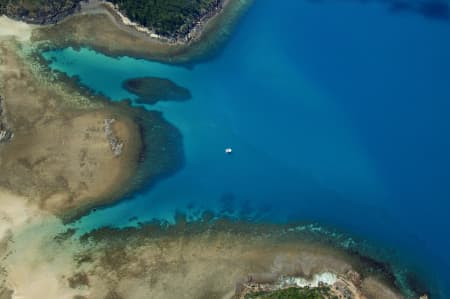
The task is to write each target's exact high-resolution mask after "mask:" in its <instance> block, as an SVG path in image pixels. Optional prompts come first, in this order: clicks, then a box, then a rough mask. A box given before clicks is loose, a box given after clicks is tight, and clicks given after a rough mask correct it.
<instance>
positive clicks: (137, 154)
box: [0, 40, 182, 218]
mask: <svg viewBox="0 0 450 299" xmlns="http://www.w3.org/2000/svg"><path fill="white" fill-rule="evenodd" d="M25 52H26V50H24V49H21V46H20V45H18V44H17V43H16V42H14V41H6V40H5V41H2V42H1V43H0V57H1V62H0V80H1V81H0V82H1V85H0V94H1V97H2V100H1V104H2V114H1V132H2V133H1V134H2V135H1V136H3V137H2V141H4V142H2V143H0V167H1V169H2V171H1V174H0V187H3V188H5V189H6V190H9V191H10V192H13V193H15V194H17V195H20V196H24V197H26V198H28V199H29V200H30V201H31V202H33V203H34V204H35V205H36V206H38V207H39V208H40V209H42V210H45V211H49V212H51V213H53V214H56V215H59V216H61V217H65V218H66V217H67V218H71V217H74V216H76V215H80V214H81V213H84V212H86V211H88V210H89V209H90V208H91V207H94V206H98V205H100V204H106V203H109V202H111V201H113V200H115V199H118V198H120V197H122V196H123V195H125V194H126V193H127V192H130V191H132V190H133V189H134V188H137V187H138V186H140V185H141V184H143V183H144V182H145V183H146V184H148V183H149V182H152V180H154V179H156V178H158V177H159V176H162V175H166V174H167V173H171V172H173V171H175V170H176V169H178V167H179V165H181V164H182V163H181V162H180V161H181V160H180V159H179V158H178V154H179V152H180V150H179V149H178V148H176V147H178V146H179V147H181V142H178V141H176V140H181V136H180V135H179V134H178V133H177V130H176V129H175V128H173V127H172V126H171V125H169V124H168V123H167V122H165V121H164V119H163V118H162V116H161V114H160V113H158V112H148V111H146V110H144V109H138V108H132V107H129V106H128V105H127V104H126V103H122V104H110V103H108V101H107V100H105V99H102V98H101V97H98V96H93V95H90V94H89V93H88V91H86V90H82V89H79V88H78V87H77V86H76V82H72V81H70V80H69V79H67V78H66V79H65V78H64V76H62V75H61V74H55V73H51V72H49V70H48V69H46V68H45V65H42V61H39V57H34V56H33V55H28V56H27V54H25ZM6 120H7V122H6ZM12 134H14V135H12ZM12 136H14V138H11V137H12ZM149 139H151V140H152V142H151V143H150V142H149ZM147 163H150V164H151V165H152V166H151V167H148V164H147ZM141 166H142V167H141Z"/></svg>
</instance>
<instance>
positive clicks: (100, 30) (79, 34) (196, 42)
mask: <svg viewBox="0 0 450 299" xmlns="http://www.w3.org/2000/svg"><path fill="white" fill-rule="evenodd" d="M228 2H229V3H228V4H227V5H226V6H225V7H224V8H223V9H222V10H221V12H220V13H219V14H216V15H215V16H214V17H213V18H211V19H210V20H209V21H208V22H207V23H206V24H204V26H203V27H202V30H201V34H198V36H197V38H194V39H192V40H190V41H189V42H187V43H178V42H175V43H170V42H167V41H165V40H161V39H160V38H157V37H156V38H155V37H152V36H151V35H149V34H147V33H145V32H141V31H138V30H137V29H136V28H134V27H130V26H128V25H126V24H124V22H123V20H122V19H121V18H120V16H119V15H117V13H116V12H115V11H114V10H113V9H111V7H110V6H109V5H106V4H105V3H102V2H99V3H91V4H89V5H87V6H85V7H84V8H82V9H81V11H80V12H79V13H76V14H74V15H72V16H70V17H69V18H67V19H65V20H63V21H62V22H60V23H58V24H55V25H50V26H44V27H40V28H38V29H36V30H34V32H33V36H32V40H33V41H34V42H39V44H40V46H41V47H42V49H56V48H65V47H89V48H92V49H94V50H96V51H99V52H102V53H105V54H107V55H110V56H133V57H138V58H146V59H154V60H160V61H164V62H168V63H186V64H188V63H193V62H194V61H195V60H200V59H203V58H204V57H205V55H209V54H210V53H213V52H214V50H215V49H216V50H218V49H219V48H220V47H221V46H222V44H223V42H224V41H225V40H227V38H228V37H229V36H230V33H229V32H230V31H231V30H232V29H233V25H234V24H235V23H236V22H237V20H238V19H239V16H240V15H241V14H242V13H244V12H245V10H246V8H248V7H249V6H250V5H251V2H252V1H251V0H246V1H239V0H229V1H228Z"/></svg>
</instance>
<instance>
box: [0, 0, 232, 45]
mask: <svg viewBox="0 0 450 299" xmlns="http://www.w3.org/2000/svg"><path fill="white" fill-rule="evenodd" d="M47 2H48V5H42V6H40V7H37V8H34V9H29V8H27V7H26V5H24V4H22V3H15V4H12V3H10V2H9V3H7V4H3V6H2V0H0V15H2V14H4V15H6V16H7V17H9V18H11V19H14V20H16V21H23V22H26V23H29V24H35V25H52V24H57V23H59V22H61V21H63V20H65V19H66V18H67V17H70V16H72V15H75V14H77V13H89V11H90V10H98V9H99V8H100V7H102V8H104V9H106V10H108V11H109V12H110V13H112V14H113V15H114V17H115V19H117V21H119V22H120V23H122V25H124V26H126V27H129V28H131V29H133V30H135V31H136V32H139V33H143V34H145V35H147V36H148V37H150V38H153V39H156V40H159V41H161V42H166V43H169V44H188V43H190V42H191V41H193V40H195V39H197V38H199V37H200V36H201V34H202V31H203V28H204V26H205V25H206V23H207V22H208V21H209V20H210V19H212V18H214V17H215V16H216V15H218V14H219V13H220V12H221V11H222V10H223V8H224V7H225V6H226V5H227V4H228V2H229V0H217V1H215V3H214V5H213V6H212V7H211V8H210V9H209V10H205V11H202V14H200V15H199V16H198V17H197V18H196V19H194V21H192V22H188V23H185V24H183V25H182V26H181V27H180V28H179V29H178V30H176V31H175V32H173V33H171V32H158V33H156V29H154V28H149V27H146V26H143V25H142V24H139V23H137V22H134V21H132V20H131V19H130V17H129V16H128V15H127V13H126V12H125V11H122V10H120V9H119V7H118V5H115V4H113V3H112V2H110V1H105V0H64V1H56V2H55V1H52V0H48V1H47Z"/></svg>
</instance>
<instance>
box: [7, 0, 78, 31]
mask: <svg viewBox="0 0 450 299" xmlns="http://www.w3.org/2000/svg"><path fill="white" fill-rule="evenodd" d="M81 1H82V0H63V1H55V0H48V1H46V3H45V4H44V3H38V4H36V3H30V4H28V5H27V3H26V1H20V2H19V1H15V3H13V2H6V3H3V2H5V1H0V15H1V14H4V15H6V16H7V17H9V18H11V19H14V20H17V21H23V22H26V23H29V24H35V25H50V24H56V23H58V22H60V21H62V20H63V19H65V18H66V17H68V16H70V15H72V14H74V13H76V12H77V11H79V9H80V2H81ZM41 2H42V1H41ZM2 3H3V4H2ZM2 5H3V7H2Z"/></svg>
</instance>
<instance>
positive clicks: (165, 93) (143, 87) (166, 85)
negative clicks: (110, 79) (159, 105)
mask: <svg viewBox="0 0 450 299" xmlns="http://www.w3.org/2000/svg"><path fill="white" fill-rule="evenodd" d="M122 86H123V87H124V88H125V89H126V90H127V91H128V92H131V93H133V94H135V95H137V96H138V99H137V102H138V103H141V104H155V103H156V102H158V101H187V100H189V99H190V98H191V97H192V96H191V92H190V91H189V89H187V88H184V87H181V86H178V85H177V84H175V83H174V82H172V81H171V80H169V79H164V78H156V77H145V78H134V79H128V80H126V81H124V82H123V84H122Z"/></svg>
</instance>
